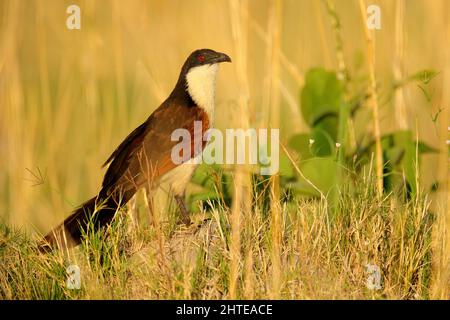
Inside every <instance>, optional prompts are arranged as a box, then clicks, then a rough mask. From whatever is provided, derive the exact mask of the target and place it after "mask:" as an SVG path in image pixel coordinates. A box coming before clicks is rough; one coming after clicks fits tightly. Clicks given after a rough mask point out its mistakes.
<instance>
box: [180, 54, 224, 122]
mask: <svg viewBox="0 0 450 320" xmlns="http://www.w3.org/2000/svg"><path fill="white" fill-rule="evenodd" d="M218 69H219V66H218V64H217V63H215V64H205V65H203V66H199V67H194V68H191V69H190V70H189V72H188V73H187V75H186V81H187V90H188V92H189V95H190V96H191V98H192V100H194V102H195V103H196V104H197V105H198V106H199V107H201V108H203V109H204V110H205V112H206V113H207V114H208V117H209V118H210V121H211V122H212V121H213V120H214V97H215V90H216V76H217V70H218Z"/></svg>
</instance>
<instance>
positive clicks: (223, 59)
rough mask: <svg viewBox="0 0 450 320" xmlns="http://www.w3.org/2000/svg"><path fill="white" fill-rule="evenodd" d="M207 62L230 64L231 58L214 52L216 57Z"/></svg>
mask: <svg viewBox="0 0 450 320" xmlns="http://www.w3.org/2000/svg"><path fill="white" fill-rule="evenodd" d="M208 60H209V61H208V62H209V63H220V62H231V58H230V57H229V56H228V55H227V54H225V53H222V52H216V55H214V56H213V57H211V59H208Z"/></svg>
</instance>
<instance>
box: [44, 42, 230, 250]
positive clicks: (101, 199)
mask: <svg viewBox="0 0 450 320" xmlns="http://www.w3.org/2000/svg"><path fill="white" fill-rule="evenodd" d="M226 61H228V62H231V59H230V57H228V56H227V55H226V54H224V53H220V52H216V51H214V50H210V49H200V50H196V51H194V52H192V53H191V54H190V56H189V57H188V58H187V60H186V62H185V63H184V65H183V67H182V69H181V72H180V75H179V78H178V81H177V83H176V85H175V88H174V89H173V91H172V93H171V94H170V95H169V97H168V98H167V99H166V100H165V101H164V102H163V103H162V104H161V105H160V106H159V107H158V108H157V109H156V110H155V111H154V112H153V113H152V114H151V115H150V117H148V119H147V120H146V121H145V122H144V123H142V124H141V125H140V126H139V127H137V128H136V129H135V130H134V131H133V132H131V133H130V134H129V135H128V136H127V137H126V138H125V140H124V141H123V142H122V143H121V144H120V145H119V146H118V147H117V149H116V150H115V151H114V152H113V153H112V154H111V156H110V157H109V158H108V160H106V162H105V164H104V166H108V169H107V171H106V173H105V176H104V178H103V183H102V187H101V189H100V192H99V193H98V195H97V196H95V197H93V198H92V199H90V200H88V201H86V202H85V203H83V204H82V205H81V206H80V207H79V208H78V209H76V210H75V211H74V212H73V213H72V214H71V215H70V216H69V217H68V218H67V219H66V220H64V222H63V223H61V224H60V225H59V226H57V227H56V228H55V229H53V230H52V231H51V232H49V233H48V234H47V235H46V236H45V237H44V239H43V241H42V242H41V243H40V244H39V248H40V250H42V251H47V250H50V249H52V248H55V247H56V246H57V245H59V246H63V247H65V246H69V247H70V246H74V245H77V244H79V243H80V242H81V239H82V234H83V231H86V228H87V226H88V225H89V223H90V222H92V225H93V226H94V229H95V230H98V229H100V228H102V227H104V226H106V225H108V224H109V223H110V222H111V220H112V219H113V217H114V216H115V214H116V212H117V211H118V210H119V209H120V208H121V207H122V206H124V205H125V204H126V203H127V202H128V201H129V200H130V199H131V198H132V197H133V195H134V194H135V193H136V191H137V190H139V189H140V188H141V187H143V186H144V185H145V186H147V187H149V189H153V188H155V187H157V186H158V184H159V183H160V182H161V180H162V178H163V177H165V176H166V175H167V174H168V173H169V172H170V171H172V170H173V169H175V168H177V167H181V166H187V164H185V163H183V164H181V165H179V164H176V163H174V162H173V161H172V159H171V152H172V148H173V147H174V146H175V145H176V144H177V143H178V142H177V141H172V140H171V134H172V132H173V131H174V130H175V129H181V128H183V129H187V130H188V131H189V132H190V133H191V137H192V138H191V143H192V146H191V148H190V149H191V154H190V155H184V157H183V159H186V162H188V160H190V159H192V158H194V157H195V156H197V155H198V153H200V152H201V150H203V148H204V146H205V143H204V142H203V139H202V137H194V122H195V121H201V123H202V133H201V134H202V135H203V133H204V132H205V131H206V130H207V129H208V128H209V127H210V125H211V122H212V119H210V117H211V116H212V115H211V113H210V111H211V110H210V109H211V106H206V105H203V104H205V103H204V101H203V99H202V98H201V96H202V94H203V93H202V92H200V93H199V89H198V88H200V90H204V89H203V88H212V89H213V86H214V83H213V84H212V86H204V84H197V83H195V81H214V79H211V80H208V79H209V78H205V77H201V78H199V80H192V79H191V78H194V77H193V76H192V75H193V74H194V72H192V73H190V72H191V71H192V70H203V69H204V70H206V72H210V71H208V70H209V69H208V68H209V67H210V66H212V65H216V64H218V63H220V62H226ZM202 67H203V68H202ZM202 72H203V71H202ZM196 73H198V71H196ZM205 79H206V80H205ZM194 86H197V87H198V88H193V87H194ZM205 90H210V89H205ZM210 94H211V95H212V97H213V96H214V93H213V92H212V93H205V95H206V96H209V95H210ZM197 134H198V133H197ZM196 141H198V142H199V143H200V144H201V145H199V146H195V145H193V144H194V142H196ZM189 170H190V173H189V172H188V173H187V174H183V175H182V176H180V177H179V179H178V180H180V181H178V182H181V183H184V184H185V183H187V181H186V179H187V178H189V177H190V174H191V173H192V169H189ZM174 171H175V170H174ZM179 172H181V171H177V172H176V174H178V173H179ZM173 179H177V177H176V176H175V177H173V178H172V180H173ZM182 189H184V188H182ZM180 191H181V189H180V188H176V190H175V196H178V198H177V202H179V201H178V200H179V199H180V195H181V192H180ZM183 191H184V190H183ZM180 210H181V211H182V214H183V220H184V221H185V222H186V223H188V222H189V217H188V215H187V212H186V210H185V206H184V204H182V203H180Z"/></svg>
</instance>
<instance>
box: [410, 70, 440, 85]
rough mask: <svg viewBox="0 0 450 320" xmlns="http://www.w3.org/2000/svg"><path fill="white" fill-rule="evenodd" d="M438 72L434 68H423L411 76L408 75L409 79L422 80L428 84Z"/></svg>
mask: <svg viewBox="0 0 450 320" xmlns="http://www.w3.org/2000/svg"><path fill="white" fill-rule="evenodd" d="M438 74H439V72H436V71H434V70H422V71H419V72H416V73H415V74H413V75H411V76H410V77H408V79H409V80H413V81H420V82H422V83H423V84H428V83H430V81H431V80H433V78H435V77H436V76H437V75H438Z"/></svg>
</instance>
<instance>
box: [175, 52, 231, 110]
mask: <svg viewBox="0 0 450 320" xmlns="http://www.w3.org/2000/svg"><path fill="white" fill-rule="evenodd" d="M221 62H231V58H230V57H229V56H228V55H226V54H225V53H222V52H217V51H214V50H211V49H199V50H195V51H194V52H192V53H191V54H190V55H189V57H188V58H187V59H186V62H185V63H184V65H183V67H182V69H181V73H180V77H179V79H178V83H177V86H176V88H175V92H176V91H177V90H180V89H181V87H182V88H183V90H186V91H187V92H188V93H189V95H190V96H191V98H192V100H193V101H194V102H195V103H197V104H198V105H200V106H202V107H206V105H211V104H213V102H214V89H215V83H216V76H217V70H218V65H219V63H221Z"/></svg>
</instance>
